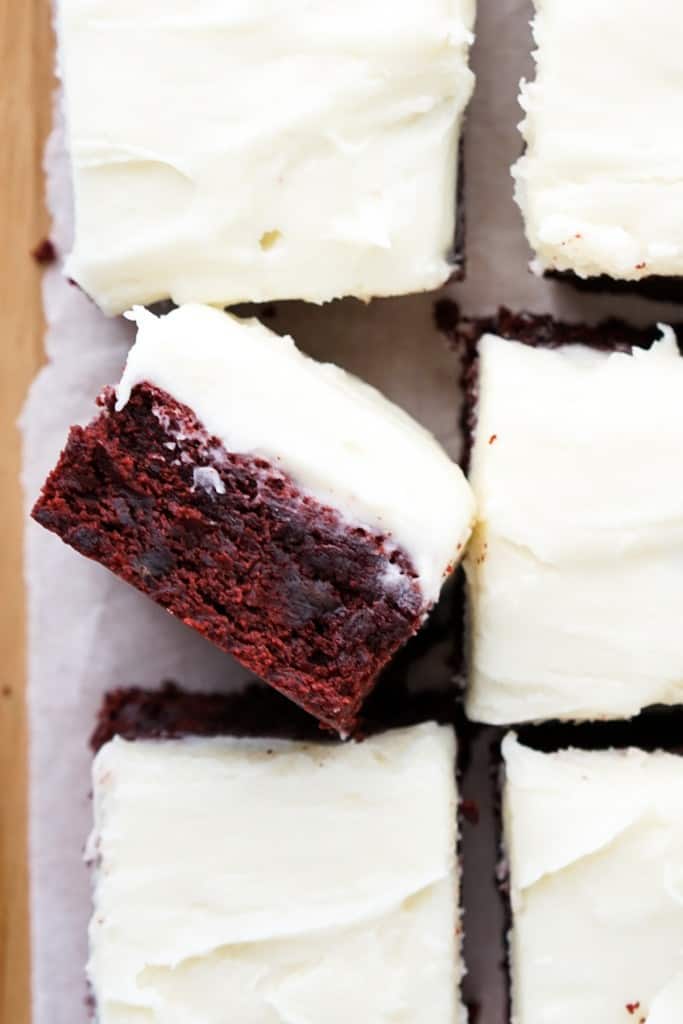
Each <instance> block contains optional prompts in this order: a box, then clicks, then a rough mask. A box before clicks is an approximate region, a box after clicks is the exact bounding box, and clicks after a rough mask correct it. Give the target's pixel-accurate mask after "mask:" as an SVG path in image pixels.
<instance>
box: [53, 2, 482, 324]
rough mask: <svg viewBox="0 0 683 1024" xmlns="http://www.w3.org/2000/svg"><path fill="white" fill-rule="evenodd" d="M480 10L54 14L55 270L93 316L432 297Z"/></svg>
mask: <svg viewBox="0 0 683 1024" xmlns="http://www.w3.org/2000/svg"><path fill="white" fill-rule="evenodd" d="M474 6H475V0H421V2H420V3H416V2H415V0H373V2H372V3H367V0H344V3H339V2H338V0H316V2H314V3H310V2H309V3H301V2H299V3H295V4H291V3H290V2H288V0H145V3H144V4H142V5H141V4H140V3H139V2H138V0H117V2H116V3H115V4H113V5H112V4H111V2H110V0H61V3H60V4H59V12H60V17H59V23H58V27H59V36H60V46H61V58H62V65H63V66H62V74H63V77H64V84H65V95H66V105H67V124H68V132H69V143H70V150H71V157H72V163H73V170H74V182H75V203H76V242H75V249H74V252H73V254H72V256H71V259H70V261H69V263H68V267H67V272H68V273H69V274H70V275H71V276H72V277H74V278H75V279H76V280H77V281H78V283H79V284H80V285H81V286H82V287H83V288H84V289H85V290H86V291H87V292H88V293H89V294H90V295H92V296H93V298H94V299H95V300H96V301H97V302H98V304H99V305H100V306H101V307H102V308H103V309H104V310H105V312H107V313H120V312H122V311H123V310H124V309H126V308H127V307H128V306H130V305H132V304H134V303H143V304H148V303H152V302H154V301H156V300H158V299H163V298H166V297H171V298H172V299H174V300H175V302H176V303H178V304H181V303H183V302H207V303H212V304H217V305H229V304H231V303H234V302H239V301H244V300H254V301H259V300H269V299H279V298H303V299H308V300H310V301H313V302H324V301H327V300H329V299H333V298H335V297H338V296H342V295H357V296H360V297H369V296H373V295H394V294H402V293H405V292H412V291H420V290H422V289H431V288H435V287H437V286H439V285H440V284H442V283H443V281H444V280H445V279H446V278H447V277H448V275H449V273H450V269H451V268H450V266H449V258H448V254H449V250H450V249H451V248H452V245H453V238H454V233H455V212H456V211H455V196H456V174H457V147H458V141H459V136H460V127H461V121H462V115H463V111H464V109H465V106H466V105H467V101H468V99H469V97H470V94H471V92H472V87H473V76H472V73H471V72H470V70H469V68H468V63H467V61H468V51H469V46H470V43H471V41H472V34H471V29H472V26H473V21H474Z"/></svg>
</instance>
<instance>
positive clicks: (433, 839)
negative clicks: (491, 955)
mask: <svg viewBox="0 0 683 1024" xmlns="http://www.w3.org/2000/svg"><path fill="white" fill-rule="evenodd" d="M262 697H263V700H264V701H265V705H266V708H265V709H264V706H263V705H262V704H261V705H260V704H259V697H258V694H257V691H253V690H252V691H249V692H248V693H247V694H246V695H245V696H242V697H235V698H230V699H228V698H225V697H215V696H210V697H209V696H206V695H204V696H201V695H199V696H198V695H189V694H182V693H180V692H178V691H168V690H166V691H163V692H161V693H158V694H144V693H142V692H141V691H119V693H117V694H115V695H112V696H111V697H110V698H108V700H107V702H106V704H105V707H104V709H103V711H102V714H101V716H100V722H99V726H98V734H97V735H98V739H97V741H96V742H97V745H98V746H99V751H98V753H97V755H96V758H95V761H94V765H93V792H94V807H95V827H94V831H93V835H92V837H91V841H90V844H89V855H90V858H91V859H92V862H93V866H94V875H93V881H94V907H93V916H92V919H91V923H90V931H89V936H90V958H89V964H88V978H89V982H90V985H91V990H92V993H93V1000H94V1004H95V1007H96V1011H97V1019H98V1020H99V1021H101V1022H102V1024H111V1022H113V1021H115V1020H119V1019H121V1016H120V1015H121V1014H122V1013H123V1014H126V1015H128V1017H130V1018H131V1019H132V1018H133V1017H134V1016H136V1015H140V1016H142V1015H144V1014H146V1012H148V1011H149V1009H150V1008H153V1009H154V1012H155V1014H156V1015H157V1016H158V1018H159V1019H160V1020H170V1018H171V1016H172V1015H173V1014H174V1013H176V1012H177V1010H178V1008H179V1007H182V1009H183V1012H184V1013H186V1014H187V1015H188V1016H193V1018H194V1019H197V1020H200V1019H201V1020H207V1021H208V1020H214V1019H215V1020H218V1019H221V1018H225V1019H230V1020H239V1021H242V1022H245V1024H246V1022H247V1021H254V1022H259V1024H260V1022H261V1021H266V1020H268V1019H270V1017H271V1016H272V1014H273V1013H275V1014H278V1015H279V1016H280V1017H282V1018H283V1019H292V1018H294V1019H300V1020H311V1021H319V1020H326V1019H329V1012H330V1000H333V1002H334V1006H335V1012H336V1013H340V1014H342V1016H343V1018H344V1019H347V1018H351V1017H354V1016H355V1017H357V1019H364V1020H386V1019H390V1018H391V1017H392V1016H395V1014H396V1013H398V1012H400V1013H401V1014H404V1013H406V1014H408V1015H409V1016H410V1019H411V1020H414V1021H415V1022H416V1024H431V1022H432V1021H434V1020H439V1021H449V1022H451V1021H452V1022H454V1024H461V1021H462V1017H461V1014H462V1010H461V1008H460V1004H459V1001H458V983H459V979H460V975H461V962H460V953H459V948H458V947H459V943H458V939H457V933H458V931H459V929H458V928H457V926H458V921H459V909H458V873H457V863H456V788H455V773H454V759H455V737H454V733H453V729H452V727H449V726H443V725H438V724H436V723H435V722H421V723H419V724H415V725H412V726H408V727H404V728H397V729H392V730H390V731H383V732H376V733H374V734H373V735H372V736H371V737H369V738H367V739H366V740H365V741H364V742H363V743H348V744H342V743H340V742H338V741H337V742H335V741H327V742H313V741H311V739H310V738H309V739H301V738H299V739H295V738H292V737H291V736H290V738H288V739H283V738H281V737H280V738H278V737H277V736H276V737H274V736H273V735H271V734H270V728H269V725H268V711H267V705H268V703H269V702H271V703H274V704H275V703H277V702H278V701H280V700H281V699H280V698H279V697H278V696H277V695H275V694H272V693H267V692H266V693H263V692H262ZM250 708H251V712H250V710H249V709H250ZM124 709H127V710H124ZM294 710H296V709H294ZM264 712H265V713H264ZM131 714H132V715H134V716H135V717H134V718H131V717H130V716H131ZM252 714H253V716H254V717H251V716H252ZM256 717H262V718H263V724H262V728H263V730H264V731H263V732H262V733H261V735H258V734H257V733H256V729H255V728H254V724H255V721H256ZM162 719H163V729H164V731H167V730H168V734H167V736H166V738H158V729H159V725H160V722H161V721H162ZM231 719H232V720H233V722H234V724H235V725H236V728H237V731H238V732H239V733H240V735H239V736H235V735H234V734H232V733H231V732H230V731H229V730H230V722H231ZM117 721H118V725H122V726H123V731H124V732H126V733H129V734H130V735H132V734H135V732H136V731H137V738H135V739H132V738H129V739H124V738H123V736H122V735H121V732H120V731H119V729H118V725H117ZM134 721H135V722H137V725H134V724H132V723H133V722H134ZM301 724H302V725H303V726H304V728H306V721H305V716H301ZM217 726H219V727H220V726H223V727H226V731H225V732H223V733H222V734H218V735H214V734H213V733H214V730H215V729H216V727H217ZM103 728H104V731H103ZM131 730H132V732H131ZM171 733H173V738H171V735H170V734H171ZM209 733H211V735H209ZM247 734H249V735H247ZM152 735H155V736H157V738H149V737H150V736H152ZM117 1015H118V1016H117Z"/></svg>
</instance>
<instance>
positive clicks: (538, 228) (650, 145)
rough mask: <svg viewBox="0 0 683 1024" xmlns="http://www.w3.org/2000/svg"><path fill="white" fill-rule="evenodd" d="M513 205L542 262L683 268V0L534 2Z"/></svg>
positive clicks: (654, 270)
mask: <svg viewBox="0 0 683 1024" xmlns="http://www.w3.org/2000/svg"><path fill="white" fill-rule="evenodd" d="M534 36H535V39H536V43H537V46H538V50H537V52H536V55H535V56H536V65H537V71H536V81H535V82H532V83H522V95H521V103H522V106H523V108H524V110H525V111H526V118H525V120H524V122H523V124H522V133H523V135H524V139H525V141H526V145H527V149H526V153H525V155H524V156H523V157H522V158H521V160H520V161H519V162H518V163H517V164H516V166H515V167H514V168H513V176H514V177H515V179H516V182H517V190H516V191H517V201H518V203H519V205H520V207H521V209H522V213H523V215H524V219H525V222H526V231H527V236H528V238H529V242H530V243H531V246H532V248H533V249H534V250H535V252H536V253H537V256H538V264H539V269H555V270H572V271H574V272H575V273H576V274H578V275H579V276H580V277H589V276H593V275H597V274H609V275H611V276H612V277H615V278H625V279H627V280H637V279H639V278H643V277H648V276H650V275H652V274H664V275H678V274H682V273H683V137H682V136H681V132H680V131H679V126H680V124H681V121H682V120H683V61H682V60H681V52H683V18H681V4H680V0H619V2H615V0H536V19H535V22H534Z"/></svg>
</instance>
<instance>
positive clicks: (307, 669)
mask: <svg viewBox="0 0 683 1024" xmlns="http://www.w3.org/2000/svg"><path fill="white" fill-rule="evenodd" d="M99 404H100V405H101V406H102V412H101V413H100V415H99V416H98V417H97V418H96V419H95V420H94V421H93V422H92V423H91V424H90V425H89V426H87V427H85V428H81V427H74V428H73V429H72V430H71V432H70V435H69V439H68V442H67V445H66V447H65V449H64V451H63V453H62V455H61V458H60V460H59V462H58V465H57V467H56V468H55V469H54V470H53V472H52V473H51V474H50V476H49V478H48V480H47V481H46V483H45V485H44V488H43V491H42V493H41V496H40V497H39V499H38V501H37V503H36V505H35V508H34V510H33V513H32V514H33V517H34V519H35V520H36V521H37V522H39V523H40V524H41V525H42V526H44V527H46V528H47V529H49V530H51V531H53V532H54V533H56V534H58V535H59V536H60V537H61V539H62V540H64V541H65V542H66V543H67V544H70V545H71V546H72V547H73V548H75V549H76V550H77V551H79V552H80V553H81V554H83V555H86V556H87V557H89V558H91V559H93V560H95V561H97V562H99V563H100V564H102V565H104V566H106V568H108V569H110V570H111V571H112V572H114V573H115V574H116V575H118V576H120V577H121V578H122V579H124V580H125V581H126V582H128V583H131V584H132V585H133V586H135V587H136V588H137V589H138V590H140V591H142V592H143V593H145V594H147V595H148V596H150V597H151V598H153V599H154V600H155V601H156V602H157V603H158V604H160V605H161V606H162V607H164V608H166V609H167V610H168V611H169V612H170V613H171V614H173V615H175V616H177V617H178V618H180V619H181V620H182V621H183V622H185V623H186V624H187V625H189V626H191V627H192V628H194V629H195V630H197V632H199V633H200V634H201V635H202V636H204V637H206V639H208V640H210V641H212V642H213V643H214V644H216V645H217V646H218V647H220V648H221V649H223V650H225V651H227V652H229V653H230V654H232V655H234V656H235V657H236V658H237V659H238V660H239V661H241V662H242V663H243V664H244V665H246V666H247V667H248V668H249V669H251V670H252V671H253V672H255V673H256V674H257V675H258V676H260V677H261V678H263V679H265V680H266V681H267V682H268V683H270V684H271V685H272V686H274V687H275V688H276V689H278V690H280V691H281V692H282V693H283V694H285V695H286V696H287V697H289V698H290V699H292V700H294V701H295V702H296V703H298V704H300V705H301V706H302V707H303V708H305V710H306V711H308V712H309V713H311V714H313V715H315V717H317V718H318V719H320V720H321V721H322V722H324V723H325V724H327V725H329V726H330V727H332V728H335V729H337V730H339V731H341V732H346V731H350V730H352V729H353V727H354V725H355V722H356V718H357V714H358V710H359V708H360V706H361V704H362V702H363V699H364V698H365V696H366V695H367V693H368V692H369V691H370V689H371V688H372V686H373V683H374V681H375V679H376V677H377V675H378V673H379V671H380V670H381V668H382V667H383V665H384V664H385V663H386V662H387V661H388V660H389V658H390V657H391V655H392V654H393V653H394V651H395V650H396V649H397V648H398V647H400V646H401V644H403V643H404V642H405V641H406V640H407V639H408V638H409V637H410V636H411V635H412V634H413V633H414V632H415V631H416V630H417V629H418V628H419V626H420V624H421V620H422V617H423V612H424V608H423V601H422V594H421V590H420V587H419V583H418V581H417V574H416V572H415V570H414V568H413V566H412V563H411V561H410V559H409V557H408V556H407V555H406V554H405V553H404V552H403V551H402V550H401V549H397V548H396V546H395V544H393V543H392V542H391V541H390V538H389V537H388V536H386V535H382V534H380V533H374V532H372V531H371V530H368V529H364V528H362V527H356V526H354V525H350V524H349V523H348V522H345V521H344V520H343V519H342V518H341V517H340V516H339V514H338V513H337V512H336V511H335V510H334V509H332V508H329V507H327V506H324V505H322V504H320V503H319V502H317V501H316V500H315V499H313V498H312V497H310V496H309V495H306V494H304V493H302V492H301V491H300V490H299V489H298V488H297V486H296V484H295V483H294V482H293V481H292V480H291V478H289V477H288V476H287V475H286V474H284V473H282V472H281V471H280V470H279V469H277V468H275V467H273V466H271V465H270V464H269V463H268V462H266V461H265V460H262V459H258V458H253V457H249V456H244V455H236V454H234V453H230V452H228V451H226V450H225V448H224V447H223V446H222V445H221V443H220V442H219V441H218V440H217V439H216V438H214V437H211V436H210V435H209V434H208V433H207V432H206V431H205V430H204V429H203V427H202V426H201V424H200V423H199V422H198V421H197V419H196V417H195V416H194V414H193V412H192V411H191V410H190V409H188V408H187V407H186V406H183V405H181V404H180V403H178V402H176V401H175V400H174V399H173V398H172V397H171V396H169V395H168V394H166V393H165V392H163V391H161V390H160V389H158V388H155V387H153V386H151V385H149V384H141V385H138V386H137V387H136V388H135V389H134V390H133V393H132V396H131V398H130V400H129V402H128V403H127V405H126V406H125V408H124V409H123V410H121V411H120V412H116V411H115V394H114V392H113V390H111V389H107V390H106V391H105V392H103V394H102V396H101V397H100V399H99Z"/></svg>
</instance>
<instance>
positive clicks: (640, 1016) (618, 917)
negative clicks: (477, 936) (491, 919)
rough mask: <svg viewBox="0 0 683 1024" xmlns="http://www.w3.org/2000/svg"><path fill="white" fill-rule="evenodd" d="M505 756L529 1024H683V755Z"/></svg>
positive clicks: (517, 981) (520, 752) (520, 1016)
mask: <svg viewBox="0 0 683 1024" xmlns="http://www.w3.org/2000/svg"><path fill="white" fill-rule="evenodd" d="M503 754H504V757H505V764H506V776H507V780H506V787H505V799H504V819H505V833H506V840H507V855H508V859H509V867H510V894H511V900H512V910H513V929H512V935H511V954H512V984H513V1014H514V1020H515V1021H516V1024H539V1022H541V1021H543V1022H544V1024H545V1022H547V1024H550V1022H551V1021H552V1024H577V1022H578V1021H580V1022H581V1024H629V1022H632V1024H641V1022H642V1021H644V1020H647V1024H680V1022H681V1021H682V1020H683V940H682V938H681V936H683V760H682V759H681V758H680V757H675V756H673V755H671V754H663V753H657V754H645V753H643V752H642V751H639V750H628V751H619V752H617V751H604V752H600V753H594V752H590V753H588V752H585V751H576V750H567V751H562V752H560V753H555V754H540V753H537V752H536V751H533V750H530V749H528V748H526V747H523V746H521V745H520V744H519V743H518V742H517V741H516V739H515V738H514V737H512V736H508V737H507V738H506V740H505V741H504V744H503ZM628 1006H630V1007H631V1012H629V1010H628V1008H627V1007H628Z"/></svg>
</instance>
